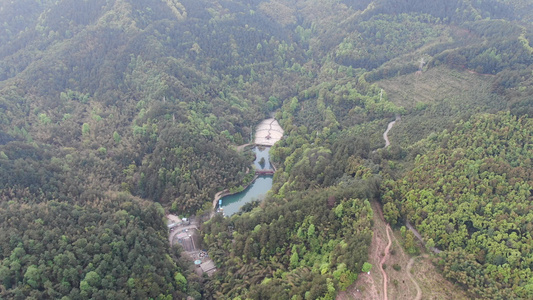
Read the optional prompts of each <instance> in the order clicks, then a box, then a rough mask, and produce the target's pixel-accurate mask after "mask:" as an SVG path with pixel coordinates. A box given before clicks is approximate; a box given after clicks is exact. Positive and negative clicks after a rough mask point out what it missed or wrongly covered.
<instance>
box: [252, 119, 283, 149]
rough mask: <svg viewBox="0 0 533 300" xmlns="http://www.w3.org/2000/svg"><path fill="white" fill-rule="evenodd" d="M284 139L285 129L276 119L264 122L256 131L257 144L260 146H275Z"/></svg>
mask: <svg viewBox="0 0 533 300" xmlns="http://www.w3.org/2000/svg"><path fill="white" fill-rule="evenodd" d="M282 137H283V128H281V126H279V123H278V121H277V120H276V119H273V118H272V119H266V120H263V121H262V122H261V123H259V125H257V128H256V130H255V144H257V145H260V146H273V145H274V144H275V143H276V142H277V141H279V140H281V138H282Z"/></svg>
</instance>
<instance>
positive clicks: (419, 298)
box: [405, 256, 422, 300]
mask: <svg viewBox="0 0 533 300" xmlns="http://www.w3.org/2000/svg"><path fill="white" fill-rule="evenodd" d="M416 258H418V256H416V257H411V259H410V260H409V263H408V264H407V268H405V269H406V270H405V271H406V272H407V276H409V279H411V281H412V282H413V284H414V285H415V288H416V297H415V300H422V290H421V289H420V286H419V285H418V283H417V282H416V281H415V279H414V278H413V276H411V268H412V267H413V263H414V262H415V259H416Z"/></svg>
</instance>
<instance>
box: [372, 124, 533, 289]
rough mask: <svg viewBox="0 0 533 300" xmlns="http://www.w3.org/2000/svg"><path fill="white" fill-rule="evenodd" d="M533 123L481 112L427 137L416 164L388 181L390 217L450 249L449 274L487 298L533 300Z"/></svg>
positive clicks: (435, 244)
mask: <svg viewBox="0 0 533 300" xmlns="http://www.w3.org/2000/svg"><path fill="white" fill-rule="evenodd" d="M532 132H533V123H532V119H531V118H526V117H521V118H517V117H516V116H511V115H509V114H498V115H482V116H479V117H475V118H473V119H471V120H468V121H466V122H461V123H459V124H457V126H456V127H455V128H454V129H453V130H452V131H450V132H448V131H446V130H445V131H443V132H442V133H440V134H438V135H432V136H430V137H429V138H428V139H426V140H424V141H421V142H420V144H421V146H422V147H424V148H425V149H427V152H426V153H425V154H423V155H419V156H417V157H416V159H415V167H414V168H413V169H412V170H411V171H409V172H407V173H406V174H405V176H404V177H402V178H399V179H398V180H396V181H394V180H390V179H389V180H386V181H384V185H383V197H382V199H383V202H384V206H383V210H384V214H385V217H386V219H387V221H389V222H390V223H391V224H397V223H398V221H399V220H400V218H403V219H406V220H407V221H409V222H411V223H412V224H414V225H416V228H418V230H419V231H420V232H421V233H422V235H423V236H424V237H425V238H426V239H427V244H428V247H437V248H439V249H443V250H446V251H445V254H444V255H442V260H441V262H440V264H441V266H442V267H443V270H444V274H445V275H446V276H447V277H449V278H451V279H454V280H457V281H458V282H460V283H461V284H463V285H464V286H465V287H467V288H469V289H471V290H472V292H473V293H472V294H474V295H480V296H482V297H483V298H499V299H505V298H507V299H508V298H523V299H525V298H529V297H531V296H532V295H533V294H532V293H533V279H532V278H533V277H532V274H531V262H532V259H533V257H532V256H531V255H532V251H531V240H532V237H531V230H532V229H533V227H532V226H533V223H531V221H532V220H533V219H532V217H533V215H532V212H531V203H532V200H533V198H532V195H531V191H532V190H533V185H532V184H533V168H532V166H533V165H532V159H533V153H532V149H531V146H532V145H533V141H532V135H531V133H532Z"/></svg>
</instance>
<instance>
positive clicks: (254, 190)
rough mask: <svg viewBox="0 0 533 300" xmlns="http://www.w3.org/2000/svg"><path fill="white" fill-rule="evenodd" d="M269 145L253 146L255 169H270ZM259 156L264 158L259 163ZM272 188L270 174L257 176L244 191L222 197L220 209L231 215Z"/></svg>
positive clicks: (262, 196)
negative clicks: (262, 161)
mask: <svg viewBox="0 0 533 300" xmlns="http://www.w3.org/2000/svg"><path fill="white" fill-rule="evenodd" d="M269 150H270V147H254V148H252V151H253V152H254V153H255V156H256V157H255V160H254V167H255V169H256V170H268V169H272V166H271V164H270V156H269V154H268V152H269ZM261 158H264V163H263V164H261V163H260V162H261ZM271 188H272V176H268V175H267V176H258V177H257V179H256V180H255V181H254V182H253V183H252V184H250V185H249V186H248V187H247V188H246V189H245V190H244V191H242V192H240V193H237V194H233V195H228V196H225V197H222V206H221V207H222V209H223V211H224V215H225V216H231V215H233V214H234V213H236V212H238V211H239V209H240V208H241V207H242V206H243V205H244V204H246V203H248V202H251V201H253V200H258V199H261V200H262V199H263V198H264V197H265V196H266V194H267V192H268V191H269V190H270V189H271Z"/></svg>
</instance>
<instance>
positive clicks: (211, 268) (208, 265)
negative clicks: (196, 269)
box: [200, 260, 217, 276]
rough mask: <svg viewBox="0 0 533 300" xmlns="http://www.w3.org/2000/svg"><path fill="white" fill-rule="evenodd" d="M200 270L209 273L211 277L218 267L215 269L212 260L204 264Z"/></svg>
mask: <svg viewBox="0 0 533 300" xmlns="http://www.w3.org/2000/svg"><path fill="white" fill-rule="evenodd" d="M200 268H201V269H202V272H204V273H207V275H209V276H211V275H212V274H213V273H215V271H216V270H217V267H215V263H214V262H213V261H212V260H207V261H205V262H203V263H202V264H201V265H200Z"/></svg>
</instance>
